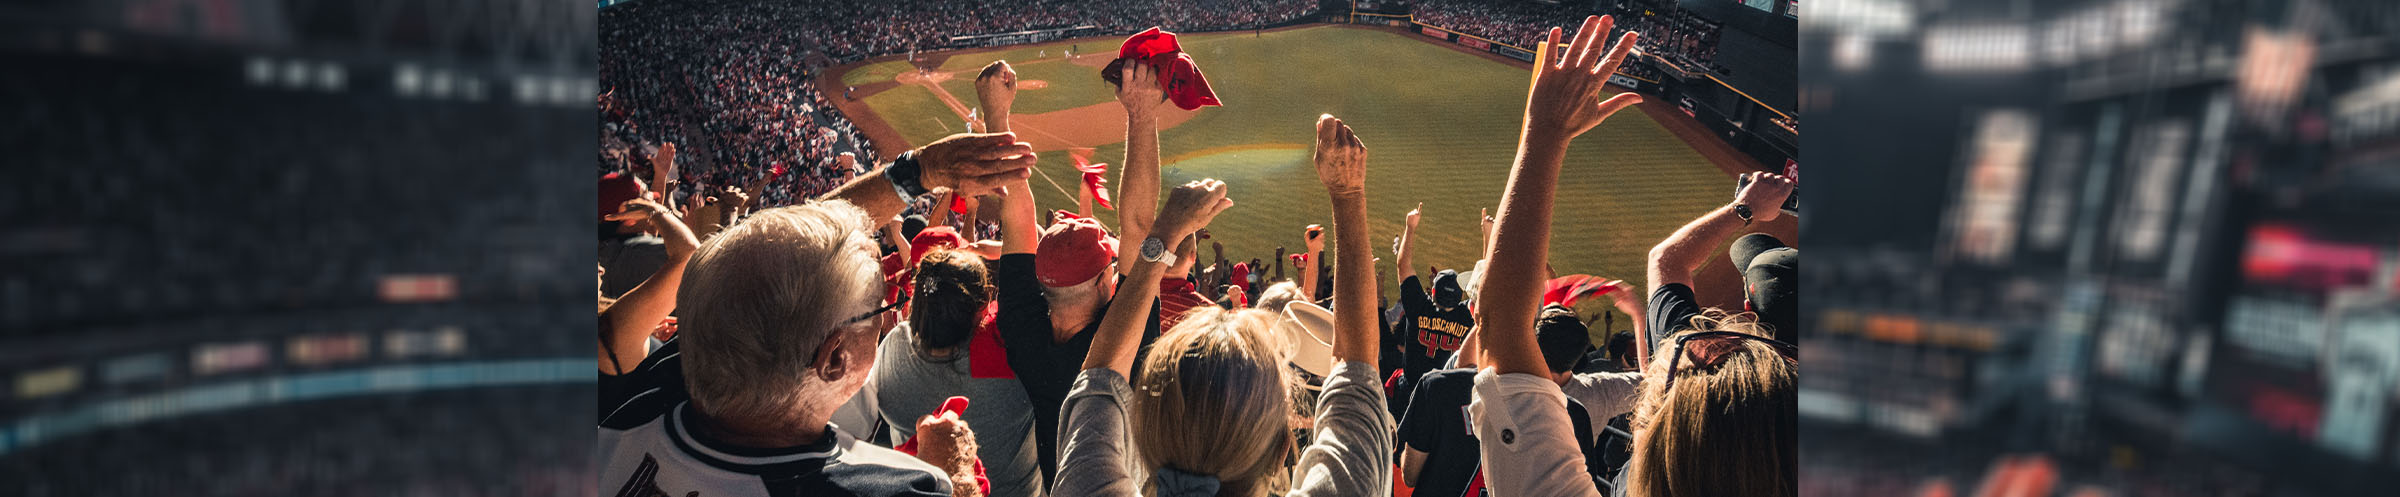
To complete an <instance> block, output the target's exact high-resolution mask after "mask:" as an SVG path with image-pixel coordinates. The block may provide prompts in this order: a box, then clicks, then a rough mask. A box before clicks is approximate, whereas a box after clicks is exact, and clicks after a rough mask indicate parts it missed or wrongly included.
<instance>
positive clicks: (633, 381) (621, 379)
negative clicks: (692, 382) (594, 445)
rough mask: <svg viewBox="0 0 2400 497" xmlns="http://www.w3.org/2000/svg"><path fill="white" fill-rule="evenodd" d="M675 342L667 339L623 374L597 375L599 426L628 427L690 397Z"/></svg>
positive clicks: (680, 348) (679, 349)
mask: <svg viewBox="0 0 2400 497" xmlns="http://www.w3.org/2000/svg"><path fill="white" fill-rule="evenodd" d="M679 342H681V340H667V343H666V345H662V346H660V347H659V348H658V350H655V351H651V352H650V357H648V358H646V359H643V360H642V364H641V365H639V366H635V367H634V368H633V370H632V371H626V372H625V374H621V375H611V374H602V375H600V415H599V421H600V426H604V427H607V426H615V427H618V428H620V429H623V428H632V427H633V426H638V425H640V424H641V423H645V422H648V421H649V420H650V419H654V418H657V417H658V416H659V415H660V414H661V413H664V412H666V410H667V409H673V408H674V407H675V405H676V404H679V403H682V402H683V400H684V399H688V398H691V394H689V393H686V392H685V390H684V387H683V359H682V357H683V353H682V350H683V347H681V346H680V345H679ZM612 420H615V421H612Z"/></svg>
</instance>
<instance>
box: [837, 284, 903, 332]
mask: <svg viewBox="0 0 2400 497" xmlns="http://www.w3.org/2000/svg"><path fill="white" fill-rule="evenodd" d="M904 305H908V292H900V298H898V299H894V300H892V303H889V304H884V305H883V307H877V308H875V310H872V311H867V313H866V314H860V315H858V317H853V318H850V319H844V320H842V324H839V325H835V326H834V327H835V328H841V327H845V326H850V325H853V324H858V322H859V321H865V320H869V319H875V318H876V317H878V316H882V315H883V313H887V312H892V311H894V310H898V309H899V308H900V306H904Z"/></svg>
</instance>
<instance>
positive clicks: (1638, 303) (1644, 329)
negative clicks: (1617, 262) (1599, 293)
mask: <svg viewBox="0 0 2400 497" xmlns="http://www.w3.org/2000/svg"><path fill="white" fill-rule="evenodd" d="M1609 296H1611V297H1613V298H1614V300H1615V301H1616V305H1617V311H1618V312H1623V313H1625V316H1626V317H1630V318H1633V336H1635V337H1638V338H1640V339H1639V340H1634V341H1633V361H1634V362H1633V363H1634V364H1649V363H1650V314H1649V313H1648V312H1647V311H1644V310H1643V308H1642V306H1643V305H1645V300H1644V299H1643V298H1642V296H1641V294H1640V293H1639V292H1638V291H1637V290H1636V289H1635V288H1634V287H1633V284H1632V283H1626V282H1623V281H1618V282H1617V291H1615V292H1612V293H1610V294H1609ZM1609 333H1616V331H1615V330H1610V331H1609Z"/></svg>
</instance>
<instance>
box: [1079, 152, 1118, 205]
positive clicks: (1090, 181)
mask: <svg viewBox="0 0 2400 497" xmlns="http://www.w3.org/2000/svg"><path fill="white" fill-rule="evenodd" d="M1075 152H1076V153H1070V154H1068V155H1069V156H1071V157H1073V158H1074V159H1075V170H1076V171H1082V172H1083V190H1084V191H1085V192H1089V193H1091V194H1092V204H1094V205H1098V206H1100V208H1103V209H1115V208H1117V206H1115V205H1112V204H1111V203H1110V202H1109V200H1108V176H1107V175H1108V163H1106V162H1102V163H1099V164H1093V163H1092V162H1091V158H1090V157H1089V156H1090V155H1091V154H1092V152H1091V149H1088V148H1087V149H1076V151H1075Z"/></svg>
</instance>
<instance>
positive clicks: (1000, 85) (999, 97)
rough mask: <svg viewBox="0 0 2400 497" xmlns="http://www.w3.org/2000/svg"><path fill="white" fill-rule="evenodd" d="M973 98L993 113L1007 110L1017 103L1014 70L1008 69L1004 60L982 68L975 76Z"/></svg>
mask: <svg viewBox="0 0 2400 497" xmlns="http://www.w3.org/2000/svg"><path fill="white" fill-rule="evenodd" d="M975 98H977V99H979V100H981V101H982V102H983V105H984V106H985V107H990V108H991V109H992V110H993V111H1005V110H1008V109H1009V106H1010V105H1012V104H1014V103H1016V101H1017V70H1016V68H1012V67H1009V65H1008V61H1005V60H995V61H992V63H991V65H987V66H983V73H982V74H977V75H975Z"/></svg>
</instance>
